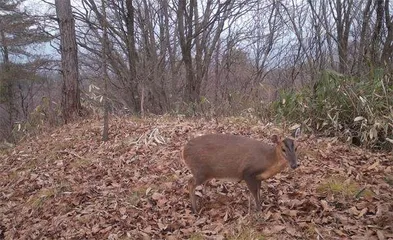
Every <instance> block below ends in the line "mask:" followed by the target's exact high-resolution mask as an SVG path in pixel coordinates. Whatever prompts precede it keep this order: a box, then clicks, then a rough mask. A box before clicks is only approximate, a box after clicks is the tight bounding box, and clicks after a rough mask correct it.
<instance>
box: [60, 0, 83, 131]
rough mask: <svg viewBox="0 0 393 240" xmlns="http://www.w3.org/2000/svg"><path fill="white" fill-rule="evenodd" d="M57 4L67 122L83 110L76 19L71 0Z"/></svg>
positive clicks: (63, 107)
mask: <svg viewBox="0 0 393 240" xmlns="http://www.w3.org/2000/svg"><path fill="white" fill-rule="evenodd" d="M55 5H56V14H57V18H58V23H59V29H60V49H61V67H62V75H63V97H62V110H63V118H64V122H65V123H67V122H69V121H70V120H72V119H73V118H74V117H75V116H76V115H79V114H80V110H81V104H80V92H79V74H78V56H77V45H76V37H75V20H74V17H73V15H72V9H71V3H70V0H56V1H55Z"/></svg>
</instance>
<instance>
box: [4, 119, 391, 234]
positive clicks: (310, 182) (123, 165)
mask: <svg viewBox="0 0 393 240" xmlns="http://www.w3.org/2000/svg"><path fill="white" fill-rule="evenodd" d="M213 132H221V133H231V134H241V135H246V136H250V137H253V138H255V139H260V140H262V141H265V142H267V143H271V141H270V136H271V135H272V134H277V133H280V130H279V129H277V128H275V127H274V126H273V125H272V124H262V123H259V122H257V121H256V120H247V119H244V118H226V119H221V120H219V121H218V123H217V122H216V121H206V120H202V119H194V120H191V119H183V118H172V117H157V118H149V119H144V120H141V119H138V118H116V117H112V119H111V120H110V140H109V141H108V142H106V143H103V142H102V141H101V133H102V123H101V121H99V120H96V119H95V120H94V119H89V120H83V121H80V122H77V123H73V124H68V125H65V126H62V127H60V128H56V129H53V130H51V131H48V132H47V133H43V134H40V135H37V136H35V137H31V138H29V139H26V140H24V141H23V142H22V143H20V144H19V145H18V146H16V147H14V148H12V149H8V150H2V151H1V152H0V216H1V217H0V239H1V238H2V237H4V238H5V239H185V238H186V239H194V240H196V239H380V240H382V239H393V156H392V154H390V155H389V154H387V153H372V152H370V151H367V150H363V149H360V148H356V147H352V146H349V145H346V144H343V143H342V142H339V141H338V140H337V139H335V138H317V137H315V136H312V135H303V136H302V137H301V138H300V139H299V141H298V143H297V144H298V157H299V162H300V165H301V166H300V167H299V168H297V169H295V170H291V169H287V170H285V171H284V172H282V173H280V174H278V175H276V176H275V177H273V178H271V179H269V180H267V181H265V182H263V183H262V189H261V194H262V197H261V199H262V210H261V211H260V212H258V213H256V211H255V205H254V202H252V201H251V204H250V201H249V200H250V199H251V200H252V198H250V194H249V192H248V190H247V187H246V185H245V183H244V182H242V183H234V182H221V181H216V180H213V181H211V182H209V183H208V184H206V185H205V186H203V187H199V188H198V189H197V195H198V205H199V206H202V208H201V210H200V213H199V214H198V215H196V214H193V213H192V212H191V208H190V200H189V196H188V190H187V181H188V179H189V177H190V172H189V171H188V170H187V168H186V166H185V165H184V163H183V162H182V161H181V160H180V149H181V147H182V146H183V145H184V144H185V143H186V142H187V140H189V139H191V138H192V137H194V136H197V135H201V134H205V133H213Z"/></svg>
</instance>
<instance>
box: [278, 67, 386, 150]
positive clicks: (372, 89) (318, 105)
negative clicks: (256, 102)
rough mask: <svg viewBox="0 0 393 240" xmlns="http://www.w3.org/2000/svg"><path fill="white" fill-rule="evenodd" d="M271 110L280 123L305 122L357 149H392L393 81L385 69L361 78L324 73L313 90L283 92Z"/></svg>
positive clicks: (310, 127) (312, 127)
mask: <svg viewBox="0 0 393 240" xmlns="http://www.w3.org/2000/svg"><path fill="white" fill-rule="evenodd" d="M272 109H273V111H274V113H275V116H276V118H277V119H278V120H279V121H282V120H284V119H285V121H290V122H302V123H303V124H304V125H306V126H307V127H309V129H311V130H313V131H315V132H318V133H321V134H323V135H325V136H338V137H341V138H343V140H347V141H351V142H352V143H354V144H356V145H365V146H367V147H370V148H377V149H385V150H392V149H393V80H392V76H391V75H389V74H384V72H383V70H382V69H377V70H375V71H373V72H371V73H370V74H369V75H368V76H362V77H353V76H345V75H342V74H339V73H336V72H334V71H323V72H321V74H320V76H319V78H318V80H317V81H316V83H315V84H314V85H313V86H312V87H304V88H303V89H301V90H300V91H299V92H294V91H282V92H281V93H280V96H279V100H278V101H276V102H274V103H273V104H272Z"/></svg>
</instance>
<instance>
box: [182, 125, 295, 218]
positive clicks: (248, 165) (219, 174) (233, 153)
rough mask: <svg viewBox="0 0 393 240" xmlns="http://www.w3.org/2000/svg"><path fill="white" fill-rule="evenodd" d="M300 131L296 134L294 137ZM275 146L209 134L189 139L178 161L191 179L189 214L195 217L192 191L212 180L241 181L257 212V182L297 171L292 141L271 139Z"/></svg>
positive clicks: (258, 208) (252, 140) (258, 206)
mask: <svg viewBox="0 0 393 240" xmlns="http://www.w3.org/2000/svg"><path fill="white" fill-rule="evenodd" d="M299 134H300V130H299V129H298V130H296V134H293V135H292V136H294V137H297V136H298V135H299ZM272 140H273V143H274V144H275V146H271V145H268V144H266V143H263V142H261V141H257V140H254V139H251V138H247V137H243V136H238V135H227V134H209V135H204V136H200V137H196V138H194V139H191V140H190V141H189V142H188V143H187V144H186V145H185V146H184V148H183V151H182V157H183V159H184V162H185V163H186V165H187V166H188V168H189V169H190V171H191V173H192V175H193V177H192V178H191V179H190V180H189V182H188V188H189V192H190V199H191V205H192V210H193V211H194V212H195V213H196V212H197V207H196V196H195V188H196V187H197V186H198V185H201V184H203V183H205V182H206V181H208V180H210V179H212V178H216V179H233V180H238V181H241V180H244V181H245V182H246V184H247V186H248V189H249V190H250V192H251V193H252V195H253V196H254V199H255V203H256V208H257V210H258V211H259V210H260V201H259V200H260V187H261V181H262V180H265V179H268V178H270V177H272V176H274V175H275V174H277V173H279V172H281V171H282V170H283V169H284V168H286V167H287V166H288V164H289V165H290V166H291V168H292V169H295V168H297V166H298V164H297V157H296V147H295V143H294V140H293V139H291V138H285V139H284V140H281V139H280V138H279V137H278V136H277V135H273V136H272Z"/></svg>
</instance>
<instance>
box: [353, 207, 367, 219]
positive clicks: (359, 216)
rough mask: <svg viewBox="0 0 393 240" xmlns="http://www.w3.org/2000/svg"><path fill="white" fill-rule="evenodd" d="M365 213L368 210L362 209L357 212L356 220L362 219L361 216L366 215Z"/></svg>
mask: <svg viewBox="0 0 393 240" xmlns="http://www.w3.org/2000/svg"><path fill="white" fill-rule="evenodd" d="M367 211H368V208H363V209H362V210H361V211H360V212H359V214H358V216H357V217H356V218H357V219H359V218H361V217H363V215H364V214H366V213H367Z"/></svg>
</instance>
